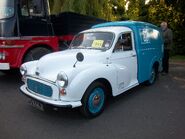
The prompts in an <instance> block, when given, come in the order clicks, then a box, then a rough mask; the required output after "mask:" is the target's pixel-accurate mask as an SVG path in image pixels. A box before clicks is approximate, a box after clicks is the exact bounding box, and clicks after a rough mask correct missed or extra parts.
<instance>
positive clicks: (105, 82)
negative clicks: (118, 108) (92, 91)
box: [86, 78, 113, 96]
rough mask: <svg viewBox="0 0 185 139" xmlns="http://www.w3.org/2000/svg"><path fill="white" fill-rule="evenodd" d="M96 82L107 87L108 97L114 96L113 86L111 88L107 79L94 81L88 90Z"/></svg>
mask: <svg viewBox="0 0 185 139" xmlns="http://www.w3.org/2000/svg"><path fill="white" fill-rule="evenodd" d="M95 82H100V83H102V84H103V85H104V86H105V88H106V95H107V96H113V94H112V86H111V84H110V82H109V81H108V80H107V79H105V78H98V79H96V80H94V81H93V82H92V83H91V84H90V85H89V86H88V87H87V89H88V88H89V87H90V86H91V85H92V84H93V83H95ZM87 89H86V91H87Z"/></svg>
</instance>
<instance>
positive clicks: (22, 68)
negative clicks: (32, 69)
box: [20, 65, 28, 76]
mask: <svg viewBox="0 0 185 139" xmlns="http://www.w3.org/2000/svg"><path fill="white" fill-rule="evenodd" d="M27 71H28V70H27V68H26V66H24V65H22V66H21V67H20V73H21V75H22V76H25V75H26V74H27Z"/></svg>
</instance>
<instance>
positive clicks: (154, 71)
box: [146, 66, 157, 85]
mask: <svg viewBox="0 0 185 139" xmlns="http://www.w3.org/2000/svg"><path fill="white" fill-rule="evenodd" d="M156 78H157V68H156V67H155V66H153V68H152V70H151V73H150V78H149V80H148V81H146V84H147V85H152V84H154V83H155V81H156Z"/></svg>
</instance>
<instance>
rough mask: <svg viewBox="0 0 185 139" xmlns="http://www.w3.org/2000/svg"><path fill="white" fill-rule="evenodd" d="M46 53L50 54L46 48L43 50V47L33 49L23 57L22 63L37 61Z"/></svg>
mask: <svg viewBox="0 0 185 139" xmlns="http://www.w3.org/2000/svg"><path fill="white" fill-rule="evenodd" d="M48 53H51V50H49V49H47V48H43V47H38V48H34V49H32V50H30V51H29V52H28V53H27V54H26V55H25V57H24V60H23V63H24V62H28V61H33V60H38V59H40V58H41V57H42V56H44V55H46V54H48Z"/></svg>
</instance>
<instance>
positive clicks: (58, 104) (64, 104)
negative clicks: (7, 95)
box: [20, 85, 82, 108]
mask: <svg viewBox="0 0 185 139" xmlns="http://www.w3.org/2000/svg"><path fill="white" fill-rule="evenodd" d="M20 91H21V92H22V93H23V94H24V95H26V96H28V97H30V98H32V99H35V100H37V101H40V102H41V103H45V104H49V105H52V106H54V107H69V108H75V107H80V106H81V105H82V103H81V101H75V102H71V101H61V100H50V99H46V98H42V97H40V96H37V95H34V94H32V93H30V92H29V91H28V90H27V88H26V85H23V86H21V88H20Z"/></svg>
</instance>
